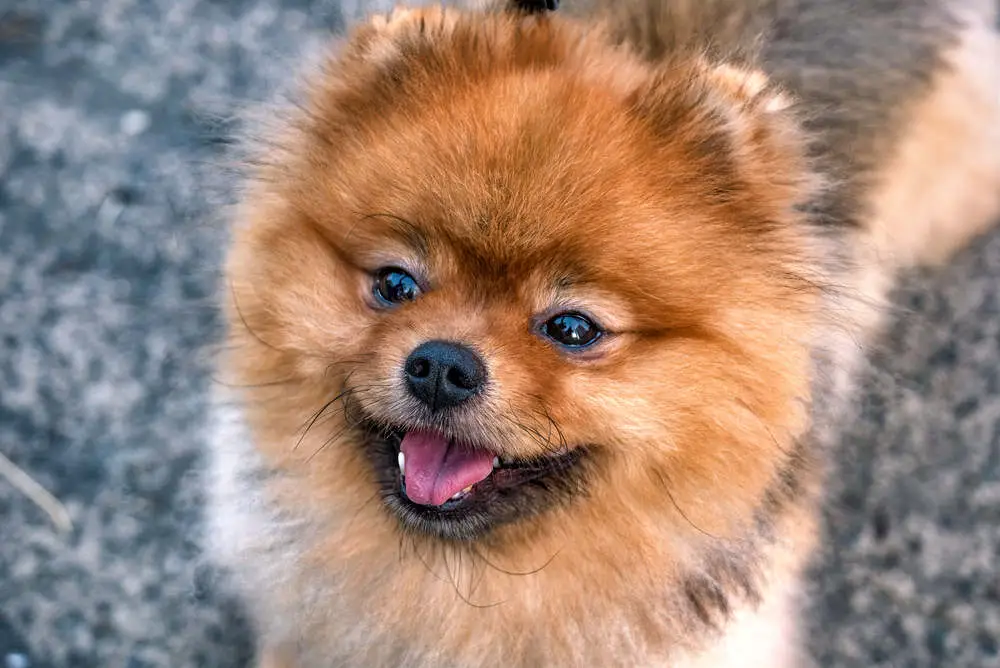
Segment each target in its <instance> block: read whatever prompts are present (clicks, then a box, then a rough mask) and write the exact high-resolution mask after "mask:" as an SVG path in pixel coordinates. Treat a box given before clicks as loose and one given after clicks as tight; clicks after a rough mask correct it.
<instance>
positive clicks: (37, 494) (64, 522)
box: [0, 453, 73, 533]
mask: <svg viewBox="0 0 1000 668" xmlns="http://www.w3.org/2000/svg"><path fill="white" fill-rule="evenodd" d="M0 478H6V479H7V481H8V482H9V483H10V484H11V485H13V486H14V488H15V489H16V490H18V491H19V492H21V493H22V494H24V495H25V496H26V497H28V498H29V499H30V500H31V501H32V502H33V503H34V504H35V505H36V506H38V507H39V508H41V509H42V510H43V511H45V514H46V515H48V516H49V517H50V518H51V519H52V522H53V524H55V525H56V527H57V528H58V529H59V530H60V531H62V532H64V533H69V532H70V531H72V530H73V520H71V519H70V517H69V511H68V510H66V506H64V505H63V504H62V502H61V501H60V500H59V499H57V498H56V497H54V496H52V494H51V493H50V492H49V491H48V490H47V489H45V488H44V487H42V486H41V484H39V483H38V481H36V480H35V479H34V478H32V477H31V476H30V475H28V474H27V473H25V472H24V471H23V470H22V469H21V468H19V467H18V466H17V464H15V463H14V462H12V461H10V460H9V459H7V457H5V456H4V455H3V453H0Z"/></svg>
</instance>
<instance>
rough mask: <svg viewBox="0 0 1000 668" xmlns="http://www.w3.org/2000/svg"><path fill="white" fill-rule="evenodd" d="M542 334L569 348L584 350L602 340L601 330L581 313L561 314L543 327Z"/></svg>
mask: <svg viewBox="0 0 1000 668" xmlns="http://www.w3.org/2000/svg"><path fill="white" fill-rule="evenodd" d="M542 332H543V333H544V334H545V336H547V337H549V338H550V339H552V340H553V341H555V342H556V343H558V344H560V345H562V346H566V347H567V348H584V347H586V346H589V345H590V344H592V343H594V342H595V341H597V339H599V338H601V334H602V333H603V332H602V331H601V328H600V327H598V326H597V325H596V324H594V321H593V320H591V319H590V318H588V317H587V316H585V315H583V314H581V313H560V314H559V315H557V316H555V317H553V318H550V319H549V320H547V321H546V322H545V324H543V325H542Z"/></svg>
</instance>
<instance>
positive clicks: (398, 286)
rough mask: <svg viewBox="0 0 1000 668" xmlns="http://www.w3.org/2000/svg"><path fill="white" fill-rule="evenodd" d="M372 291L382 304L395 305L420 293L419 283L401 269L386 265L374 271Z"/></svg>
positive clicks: (414, 297)
mask: <svg viewBox="0 0 1000 668" xmlns="http://www.w3.org/2000/svg"><path fill="white" fill-rule="evenodd" d="M372 292H374V293H375V298H376V299H377V300H378V301H379V303H380V304H382V305H383V306H395V305H396V304H402V303H403V302H411V301H413V300H414V299H416V298H417V297H418V296H419V295H420V284H418V283H417V279H415V278H413V276H410V275H409V274H408V273H406V272H405V271H403V270H402V269H399V268H398V267H386V268H384V269H379V270H378V272H376V274H375V285H374V287H373V288H372Z"/></svg>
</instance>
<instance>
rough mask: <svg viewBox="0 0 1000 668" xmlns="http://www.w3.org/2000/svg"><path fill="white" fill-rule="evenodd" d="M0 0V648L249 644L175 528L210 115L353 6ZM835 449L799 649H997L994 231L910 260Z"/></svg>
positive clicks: (6, 658) (150, 657) (213, 197)
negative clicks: (0, 470)
mask: <svg viewBox="0 0 1000 668" xmlns="http://www.w3.org/2000/svg"><path fill="white" fill-rule="evenodd" d="M359 4H365V3H358V2H344V3H341V2H336V1H334V0H330V1H323V0H317V1H315V2H309V1H307V0H285V1H280V0H257V1H253V0H246V1H237V0H231V1H226V0H148V1H145V2H140V1H137V0H91V1H89V2H87V1H84V0H77V1H72V0H63V1H58V0H0V454H3V455H5V456H6V457H8V458H9V459H10V460H12V461H13V462H15V463H16V464H17V465H19V466H20V467H21V468H23V469H25V470H26V471H28V472H29V473H30V474H31V476H32V477H34V478H35V479H37V480H38V481H39V482H40V483H42V484H43V485H44V486H45V487H46V488H48V489H49V490H50V491H52V492H53V493H54V494H55V495H56V496H57V497H58V498H60V499H61V500H62V501H63V502H64V503H65V505H66V507H67V508H68V510H69V512H70V516H71V519H72V521H73V524H74V528H73V530H72V531H71V532H70V533H68V534H61V533H59V532H58V531H57V530H56V529H55V528H54V526H53V524H52V522H51V521H50V520H49V519H48V517H47V516H46V515H45V514H43V513H42V512H41V511H40V510H39V509H38V508H37V507H36V506H35V505H33V504H32V503H31V502H29V501H28V500H26V498H25V497H24V496H23V495H22V494H20V493H19V492H17V491H16V490H15V489H14V488H13V487H12V486H11V485H10V484H8V482H6V481H5V480H3V479H2V478H0V666H3V668H18V667H25V666H32V667H34V668H41V667H51V668H62V667H64V666H65V667H73V668H89V667H91V666H93V667H100V668H104V667H109V666H127V667H128V668H141V667H145V666H211V667H218V668H229V667H236V666H243V665H246V664H247V662H248V660H249V658H250V655H251V645H250V640H249V636H248V631H247V626H246V624H245V621H244V619H243V616H242V614H241V612H240V610H239V607H238V605H237V604H236V603H235V602H234V601H233V600H232V599H231V598H229V597H228V596H227V595H226V592H225V590H224V588H223V587H221V586H220V585H219V584H218V582H217V580H216V578H215V576H214V574H213V573H212V571H211V570H210V569H208V568H206V567H204V566H203V565H202V564H201V563H200V559H199V557H200V552H199V549H198V545H199V541H200V521H201V517H202V500H203V498H204V494H203V489H202V485H201V482H200V478H199V475H200V472H201V471H202V467H203V463H204V460H203V448H204V441H203V438H204V420H205V409H206V407H205V397H206V393H207V391H208V390H209V388H210V385H211V383H212V382H213V381H212V379H211V371H210V366H209V364H208V362H207V359H208V358H207V355H206V354H205V353H204V352H203V351H204V348H205V346H206V344H208V343H209V342H211V341H212V339H213V337H215V336H216V335H217V334H218V327H219V319H218V317H217V315H216V314H215V312H214V310H213V308H212V295H213V291H214V290H215V286H216V281H217V279H218V275H219V271H218V262H219V259H220V256H221V252H222V248H223V244H224V239H225V227H224V221H223V220H222V219H221V218H220V216H219V214H218V211H219V209H218V204H219V203H220V202H224V201H225V200H226V194H225V193H226V187H227V183H228V181H227V179H228V178H229V177H228V172H227V171H226V170H225V169H223V168H222V165H224V162H225V153H226V147H227V141H228V139H227V138H228V137H229V136H230V133H231V130H232V127H231V125H230V124H229V123H228V122H227V121H226V119H227V118H228V117H229V116H230V114H231V113H232V112H233V111H234V110H235V109H237V108H238V107H239V106H240V105H242V104H243V103H245V102H246V101H253V100H259V99H262V98H265V97H267V96H268V91H269V90H270V89H271V88H272V87H273V86H274V85H275V83H276V82H280V81H281V80H282V79H283V78H285V77H286V76H287V75H288V74H289V73H290V72H291V71H293V69H294V66H295V58H294V57H295V54H297V53H299V52H300V50H301V49H302V48H303V47H309V46H310V45H316V44H321V43H322V42H323V41H324V39H326V38H327V37H328V36H329V34H330V33H331V32H336V31H337V30H340V29H341V27H342V25H343V24H344V21H345V17H348V18H349V17H352V16H354V15H356V14H357V13H358V12H359V11H362V10H363V7H359V6H358V5H359ZM896 304H897V307H898V308H897V311H898V313H897V315H896V317H895V318H894V321H893V325H892V327H891V328H890V331H889V334H888V336H887V338H886V343H885V345H884V346H883V347H882V348H881V349H880V350H878V351H874V352H873V354H872V357H871V360H872V361H871V365H870V368H869V369H868V370H867V371H866V372H865V374H864V378H863V389H862V390H861V391H859V393H858V397H857V401H856V406H855V408H854V409H853V410H852V413H851V416H850V419H847V420H845V421H844V424H843V426H842V430H841V433H840V434H839V436H838V438H837V440H838V441H839V443H838V444H837V447H836V449H835V453H836V454H835V459H836V462H837V464H836V468H835V471H834V473H833V475H832V476H831V478H832V479H831V487H830V504H829V507H830V509H829V511H828V513H827V526H828V530H827V533H828V547H827V549H826V551H825V552H824V555H823V557H822V559H821V561H820V563H819V564H818V565H817V567H816V569H815V571H814V574H813V577H812V588H813V589H814V597H813V604H812V606H811V608H810V609H809V611H808V621H807V624H808V633H807V637H808V643H809V646H810V647H811V649H812V652H813V654H814V655H815V656H816V658H817V659H818V662H819V664H820V665H822V666H866V667H867V666H893V667H904V666H906V667H909V666H949V667H953V666H954V667H960V666H996V665H1000V655H998V644H1000V579H998V570H997V566H996V563H997V555H998V549H1000V235H998V234H993V235H991V236H989V237H988V238H986V239H983V240H981V241H980V242H978V243H977V244H975V246H974V247H973V248H971V249H970V250H968V251H967V252H965V253H963V254H962V255H961V256H960V257H958V258H956V260H955V261H954V262H953V263H952V264H951V265H950V266H949V267H947V268H946V269H944V270H943V271H941V272H938V273H936V274H934V275H930V274H925V275H920V276H910V277H907V279H906V281H905V284H904V287H903V288H902V289H901V291H900V293H899V295H898V296H897V299H896Z"/></svg>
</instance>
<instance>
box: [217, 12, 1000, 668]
mask: <svg viewBox="0 0 1000 668" xmlns="http://www.w3.org/2000/svg"><path fill="white" fill-rule="evenodd" d="M562 4H563V5H564V6H563V7H562V8H561V9H560V10H559V11H558V12H556V13H554V14H531V15H529V14H527V13H524V12H521V11H519V10H518V9H517V8H511V7H504V6H484V7H479V8H469V9H442V8H438V7H434V8H424V9H409V10H406V9H401V10H397V11H396V12H394V13H392V14H391V15H390V16H388V17H386V16H379V17H375V18H373V19H372V20H371V22H370V23H368V24H365V25H362V26H359V27H357V28H356V29H355V30H354V31H353V32H352V34H351V36H350V39H349V40H348V41H347V42H346V43H345V44H343V45H342V46H341V47H340V48H339V49H338V50H337V53H336V54H335V55H334V56H332V57H331V58H330V59H329V60H328V61H327V62H326V63H325V64H324V66H323V67H322V69H321V71H319V72H316V73H315V74H314V75H313V76H312V77H311V78H310V80H309V83H308V85H307V87H306V91H305V95H304V96H303V101H302V103H301V105H300V106H299V107H297V108H296V109H295V110H294V111H292V112H291V113H290V115H289V118H288V120H287V122H286V123H284V124H283V125H282V126H281V128H280V129H279V130H278V131H277V132H275V133H273V134H271V135H269V136H268V137H266V138H265V139H266V140H267V141H266V145H267V148H266V150H264V151H261V152H260V153H259V154H258V155H257V160H256V162H255V164H254V167H253V169H252V170H251V171H252V173H251V175H250V178H249V179H248V182H247V187H246V189H245V193H244V196H243V199H242V202H241V205H240V207H239V211H238V214H237V216H236V222H237V224H236V226H235V229H234V240H233V245H232V250H231V253H230V258H229V263H228V267H227V279H228V284H227V285H228V288H229V290H228V295H227V296H228V297H230V298H229V299H227V305H226V312H227V314H228V318H229V323H230V327H229V334H228V341H227V343H228V346H227V352H226V354H225V355H224V359H223V361H222V365H223V368H224V370H225V371H224V375H225V377H226V379H227V381H229V382H231V383H232V384H233V385H236V386H238V389H236V390H234V392H233V394H232V396H227V397H225V398H223V400H221V401H220V403H219V407H218V411H217V414H218V418H219V421H218V424H219V429H218V433H217V434H216V436H215V438H214V439H213V451H214V462H215V463H214V484H213V490H214V494H213V499H212V513H211V515H212V528H211V532H210V534H211V536H212V538H213V552H214V553H215V554H216V555H217V556H218V558H219V560H220V561H221V562H222V563H224V564H225V565H227V566H229V567H230V568H231V569H232V571H233V573H234V575H235V578H236V582H237V583H238V585H239V586H240V587H241V589H242V591H243V593H244V595H245V598H246V600H247V602H248V604H249V607H250V609H251V611H252V613H253V615H254V617H255V619H256V621H257V625H258V629H259V636H260V650H261V659H260V660H261V662H262V665H274V666H281V665H288V666H301V667H309V666H330V665H397V666H444V665H456V666H457V665H460V666H491V665H526V666H527V665H673V666H699V667H700V666H704V667H709V666H710V667H713V668H717V667H725V666H746V665H768V666H788V665H796V664H797V663H799V662H800V661H802V657H801V656H800V655H799V654H798V652H797V649H796V647H797V641H796V639H795V630H794V618H795V614H796V611H795V608H796V598H797V595H798V593H797V581H798V574H799V571H800V570H801V568H802V566H803V564H804V562H805V560H806V559H807V558H808V555H809V553H810V550H811V548H812V546H813V542H814V541H815V537H816V518H815V505H816V503H817V501H818V498H819V491H818V490H819V484H818V483H819V478H820V473H819V463H820V462H819V460H818V457H819V453H817V452H816V448H815V447H814V445H813V434H814V433H815V431H816V430H817V429H819V428H820V427H821V425H818V424H816V421H815V416H816V414H817V413H816V411H814V410H812V406H813V405H814V404H815V403H823V404H824V405H829V404H831V403H835V402H836V401H837V400H838V398H839V397H840V396H842V394H843V392H844V390H845V389H846V386H847V380H848V377H849V370H850V366H851V362H852V360H853V359H854V357H855V356H856V355H857V353H858V351H857V346H856V345H855V343H856V342H857V341H858V340H859V339H863V337H865V336H867V335H868V334H869V333H870V332H872V331H873V330H874V329H875V328H876V326H877V322H878V314H879V304H880V303H881V301H882V300H883V298H884V296H885V292H886V290H887V289H888V287H889V285H890V282H891V278H892V276H893V274H894V272H895V271H896V270H898V269H899V268H901V267H905V266H909V265H912V264H914V263H917V262H922V261H938V260H941V259H943V258H944V257H946V256H947V254H948V253H949V252H950V251H952V250H954V249H955V248H958V247H959V246H961V245H962V244H963V243H964V242H966V241H967V240H968V239H969V238H970V237H971V236H973V235H975V234H976V233H978V232H979V231H981V230H982V229H984V228H985V227H986V225H988V224H989V223H990V222H992V221H993V220H995V218H996V216H997V215H998V213H1000V135H998V132H1000V131H998V128H1000V93H998V91H1000V79H998V77H1000V51H998V49H1000V47H998V38H997V34H996V32H995V31H994V28H993V26H994V24H995V22H996V16H995V11H996V8H995V6H994V5H993V4H991V3H988V2H979V1H978V0H956V2H951V3H949V2H945V1H944V0H935V1H932V0H897V1H896V2H887V3H862V2H858V3H854V2H848V1H847V0H837V1H831V0H787V1H780V0H770V1H768V0H743V1H738V0H699V1H698V2H694V1H693V0H691V1H685V0H674V1H670V0H662V1H654V0H630V1H628V2H611V1H610V0H607V1H600V2H586V1H584V0H581V1H580V2H577V3H573V2H568V3H562ZM383 266H402V267H406V268H407V269H408V270H410V271H411V272H413V273H414V274H417V275H420V276H421V277H422V278H423V279H424V280H425V281H426V282H427V285H428V286H429V289H428V290H426V292H425V293H424V294H423V295H421V296H420V298H419V299H417V300H416V301H414V302H413V303H410V304H406V305H404V306H402V307H399V308H397V309H392V310H382V309H379V308H376V305H374V304H373V303H372V299H371V286H372V275H373V273H374V272H375V271H376V270H377V269H379V268H380V267H383ZM567 308H573V309H580V310H585V311H587V312H588V313H590V314H593V316H595V317H596V318H597V319H598V320H599V321H600V322H601V323H602V325H604V326H605V327H606V328H607V329H608V331H609V332H610V333H611V334H610V335H609V336H607V337H605V338H604V339H603V340H602V341H601V342H600V343H599V345H597V346H595V347H594V348H593V349H588V350H587V352H585V353H583V354H572V355H571V354H567V353H565V352H562V351H560V350H558V349H557V348H556V347H554V346H553V345H552V344H551V342H548V341H545V340H543V338H542V337H540V336H539V335H538V334H537V331H536V329H535V323H536V322H537V320H538V319H539V318H541V317H543V316H545V314H551V313H553V312H556V311H558V310H559V309H563V310H565V309H567ZM429 339H449V340H456V341H462V342H466V343H468V344H469V345H472V346H474V347H475V349H476V350H478V351H480V352H481V354H482V356H483V358H484V360H485V363H486V366H487V368H488V370H489V374H490V385H489V390H488V392H486V393H485V394H484V395H483V397H482V398H481V400H480V401H478V402H477V404H476V406H475V408H474V409H469V410H463V411H462V412H460V413H456V414H454V415H449V417H448V418H446V419H443V420H442V421H439V422H437V423H436V424H435V427H436V428H438V429H441V430H443V431H444V432H446V433H448V434H450V435H453V436H456V437H460V438H465V439H470V440H474V441H475V442H477V443H483V444H488V447H489V448H490V449H491V450H493V451H494V452H496V453H497V454H498V455H504V456H511V457H515V458H518V459H532V458H538V457H543V456H546V455H547V454H549V453H551V452H552V451H553V450H555V449H556V448H558V447H560V446H563V447H568V448H570V449H578V450H579V452H580V453H582V454H581V456H580V461H579V463H578V465H577V466H576V470H575V473H574V476H573V477H572V479H570V482H567V483H566V484H565V485H562V486H561V487H560V488H559V489H554V490H548V491H544V490H543V491H540V492H539V493H538V496H533V497H530V498H529V499H528V500H526V501H525V502H524V504H523V505H524V507H523V508H519V509H518V512H519V513H520V514H519V515H518V517H517V518H516V519H515V520H514V521H510V522H507V523H504V524H500V525H497V526H494V527H491V528H489V530H486V531H483V532H481V534H477V535H475V536H474V537H470V538H468V539H466V540H461V539H442V538H439V537H435V536H432V535H429V534H427V533H424V532H421V531H420V530H418V529H415V528H414V527H413V526H411V525H408V524H406V523H405V522H403V521H401V519H400V517H399V516H398V514H397V513H395V512H393V510H392V507H391V504H390V503H389V502H388V497H387V492H386V491H385V486H384V484H382V483H383V482H384V480H383V478H384V476H385V475H386V472H385V471H384V470H383V468H384V467H380V465H379V463H378V462H377V461H375V462H373V459H372V456H371V452H370V450H371V448H372V447H373V445H372V442H373V441H372V439H373V438H377V435H376V436H373V434H372V433H371V431H370V430H366V429H365V427H364V424H366V423H372V424H376V425H381V426H382V427H388V426H406V427H413V426H415V422H416V421H417V418H415V417H414V416H415V414H414V413H413V411H412V410H409V409H408V408H407V398H406V396H405V390H404V388H403V385H402V383H401V381H400V368H401V366H402V364H403V361H404V360H405V359H406V356H407V355H408V354H409V351H411V350H412V349H413V348H415V347H416V346H417V345H419V344H420V343H421V342H423V341H426V340H429ZM543 498H544V499H545V501H544V503H543V502H542V501H539V500H538V499H543ZM536 505H537V507H535V506H536Z"/></svg>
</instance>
